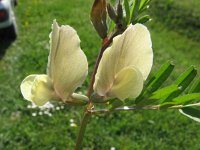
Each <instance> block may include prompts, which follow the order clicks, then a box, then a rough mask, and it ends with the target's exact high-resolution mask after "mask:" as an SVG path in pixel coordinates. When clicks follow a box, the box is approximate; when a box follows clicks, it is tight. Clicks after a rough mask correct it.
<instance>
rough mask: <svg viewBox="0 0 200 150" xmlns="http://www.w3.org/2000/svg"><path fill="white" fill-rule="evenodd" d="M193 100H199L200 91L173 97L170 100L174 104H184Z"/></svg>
mask: <svg viewBox="0 0 200 150" xmlns="http://www.w3.org/2000/svg"><path fill="white" fill-rule="evenodd" d="M194 100H200V93H192V94H187V95H183V96H179V97H176V98H174V99H173V100H172V101H173V102H175V103H176V104H184V103H187V102H191V101H194Z"/></svg>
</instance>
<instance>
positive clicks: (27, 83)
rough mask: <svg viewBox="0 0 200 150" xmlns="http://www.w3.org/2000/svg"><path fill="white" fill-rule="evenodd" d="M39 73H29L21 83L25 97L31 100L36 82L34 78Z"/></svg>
mask: <svg viewBox="0 0 200 150" xmlns="http://www.w3.org/2000/svg"><path fill="white" fill-rule="evenodd" d="M36 76H37V75H29V76H27V77H26V78H25V79H24V80H23V81H22V83H21V85H20V90H21V93H22V95H23V97H24V99H26V100H28V101H31V89H32V86H33V83H34V80H35V78H36Z"/></svg>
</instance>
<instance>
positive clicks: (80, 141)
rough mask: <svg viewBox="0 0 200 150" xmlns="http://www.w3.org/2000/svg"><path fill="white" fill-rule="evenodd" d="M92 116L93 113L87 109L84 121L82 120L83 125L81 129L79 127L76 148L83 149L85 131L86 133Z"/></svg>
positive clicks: (77, 149)
mask: <svg viewBox="0 0 200 150" xmlns="http://www.w3.org/2000/svg"><path fill="white" fill-rule="evenodd" d="M90 117H91V113H89V112H87V111H86V112H85V113H84V116H83V118H82V121H81V126H80V129H79V133H78V138H77V141H76V147H75V150H80V149H81V145H82V141H83V137H84V133H85V130H86V127H87V123H88V120H89V119H90Z"/></svg>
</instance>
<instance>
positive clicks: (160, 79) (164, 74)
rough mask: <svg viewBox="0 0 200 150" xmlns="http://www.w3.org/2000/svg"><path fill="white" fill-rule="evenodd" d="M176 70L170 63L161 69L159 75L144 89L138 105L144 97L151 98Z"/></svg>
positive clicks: (151, 79)
mask: <svg viewBox="0 0 200 150" xmlns="http://www.w3.org/2000/svg"><path fill="white" fill-rule="evenodd" d="M173 69H174V64H172V62H170V61H168V62H167V63H165V64H164V65H162V66H161V67H160V69H159V70H158V71H157V73H156V74H155V75H154V76H153V77H152V78H150V80H149V82H148V83H147V84H146V86H145V87H144V89H143V92H142V93H141V95H140V96H139V97H138V98H137V99H136V100H135V103H136V104H138V103H140V102H141V101H142V98H143V96H147V97H148V96H149V95H151V93H153V92H155V91H156V90H157V89H158V88H159V87H160V86H161V85H162V84H163V83H164V82H165V81H166V80H167V78H168V77H169V76H170V74H171V73H172V71H173Z"/></svg>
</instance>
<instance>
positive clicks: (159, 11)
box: [150, 0, 200, 41]
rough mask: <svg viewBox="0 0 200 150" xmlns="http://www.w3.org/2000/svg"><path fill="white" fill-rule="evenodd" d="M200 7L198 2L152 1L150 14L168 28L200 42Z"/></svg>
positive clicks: (182, 0)
mask: <svg viewBox="0 0 200 150" xmlns="http://www.w3.org/2000/svg"><path fill="white" fill-rule="evenodd" d="M199 6H200V1H198V0H181V1H179V0H152V2H151V9H150V13H151V14H152V16H153V18H155V19H157V20H159V21H160V22H162V23H164V24H165V25H166V27H168V28H170V29H173V30H175V31H176V32H179V33H181V34H183V35H186V36H187V37H189V38H192V39H194V40H196V41H200V9H199Z"/></svg>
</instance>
